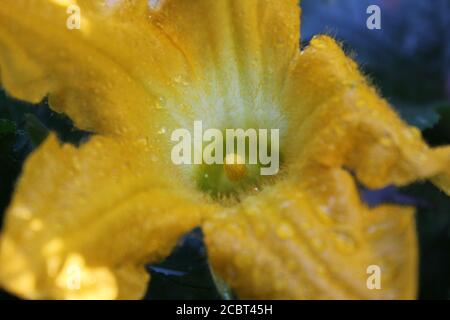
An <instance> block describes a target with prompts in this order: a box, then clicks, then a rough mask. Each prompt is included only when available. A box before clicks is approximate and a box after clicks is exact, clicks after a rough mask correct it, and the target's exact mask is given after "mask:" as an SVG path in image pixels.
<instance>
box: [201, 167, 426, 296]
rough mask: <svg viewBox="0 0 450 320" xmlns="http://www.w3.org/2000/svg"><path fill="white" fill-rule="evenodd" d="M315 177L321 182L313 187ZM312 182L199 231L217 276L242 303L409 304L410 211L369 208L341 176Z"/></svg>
mask: <svg viewBox="0 0 450 320" xmlns="http://www.w3.org/2000/svg"><path fill="white" fill-rule="evenodd" d="M316 172H317V173H321V174H322V176H320V177H318V178H317V179H313V178H312V177H314V174H315V173H316ZM310 177H311V178H308V179H303V180H302V181H299V180H294V179H291V180H289V181H284V182H280V183H279V184H277V185H276V186H274V187H273V188H267V189H265V190H264V191H263V192H262V193H261V194H260V195H259V196H255V197H249V198H246V199H245V200H244V202H243V203H242V204H241V205H240V206H239V207H238V208H234V209H229V210H226V211H224V212H222V214H218V215H213V216H212V217H211V218H210V219H209V220H208V221H207V223H206V224H205V225H204V231H205V239H206V243H207V246H208V253H209V257H210V259H211V261H212V264H213V267H214V268H215V270H216V271H217V272H218V273H219V274H221V275H222V277H224V279H225V280H226V281H227V282H228V283H229V284H230V285H231V287H232V288H233V289H234V290H236V292H237V294H238V295H239V297H240V298H250V299H255V298H257V299H411V298H414V297H415V295H416V286H417V256H416V255H417V245H416V238H415V225H414V215H413V210H412V209H410V208H403V207H396V206H381V207H378V208H375V209H369V208H367V207H366V206H365V205H364V204H362V203H361V201H360V200H359V196H358V192H357V189H356V186H355V185H354V182H353V179H352V177H351V176H350V174H349V173H347V172H346V171H344V170H342V169H334V170H332V171H328V172H327V171H323V168H317V170H316V171H312V172H311V176H310ZM325 199H326V200H327V201H324V200H325ZM371 266H376V267H379V268H380V271H381V289H379V290H370V289H369V287H370V286H368V281H369V282H370V279H369V276H370V275H371V274H368V273H367V272H368V271H367V270H368V268H369V267H371ZM369 270H370V269H369Z"/></svg>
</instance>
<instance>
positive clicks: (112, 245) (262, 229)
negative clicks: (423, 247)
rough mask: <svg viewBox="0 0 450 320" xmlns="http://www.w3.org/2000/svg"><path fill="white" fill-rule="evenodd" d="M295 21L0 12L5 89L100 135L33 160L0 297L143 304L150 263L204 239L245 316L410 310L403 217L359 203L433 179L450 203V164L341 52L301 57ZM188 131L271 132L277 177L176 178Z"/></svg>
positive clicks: (81, 1)
mask: <svg viewBox="0 0 450 320" xmlns="http://www.w3.org/2000/svg"><path fill="white" fill-rule="evenodd" d="M71 5H72V6H73V5H76V7H75V8H76V9H79V10H72V11H70V10H68V8H69V6H71ZM76 11H78V13H79V17H80V20H79V21H78V23H79V28H69V27H68V24H67V23H68V19H71V18H74V17H71V16H70V15H71V14H73V13H74V12H75V13H76ZM299 16H300V8H299V5H298V1H297V0H166V1H144V0H127V1H125V0H116V1H113V0H78V1H75V0H2V1H1V2H0V68H1V83H2V86H3V87H4V88H5V90H6V91H7V92H8V93H9V94H10V95H11V96H13V97H15V98H18V99H22V100H24V101H28V102H30V103H38V102H40V101H42V100H43V99H44V98H45V97H47V98H48V102H49V105H50V106H51V108H52V109H53V110H55V111H57V112H61V113H65V114H67V115H68V116H69V117H70V118H71V119H72V120H73V121H74V123H75V125H76V126H77V127H78V128H80V129H83V130H88V131H91V132H93V133H94V135H93V136H92V137H91V138H90V139H89V141H88V142H86V143H84V144H82V145H81V146H79V147H76V146H73V145H71V144H67V143H61V142H59V141H58V139H57V138H56V136H55V135H54V134H51V135H50V136H49V137H48V138H47V139H46V141H44V142H43V144H42V145H41V146H40V147H39V148H38V149H37V150H36V151H34V152H33V154H32V155H31V156H30V157H29V159H27V161H26V163H25V166H24V168H23V172H22V175H21V177H20V179H19V181H18V183H17V186H16V189H15V194H14V196H13V199H12V201H11V204H10V206H9V208H8V209H7V213H6V218H5V222H4V227H3V230H2V232H1V238H0V242H1V243H0V285H1V286H2V287H3V288H5V289H6V290H8V291H10V292H12V293H14V294H16V295H18V296H20V297H24V298H31V299H34V298H55V299H61V298H62V299H66V298H67V299H70V298H74V299H85V298H92V299H101V298H104V299H137V298H140V297H142V296H143V294H144V292H145V290H146V287H147V284H148V281H149V275H148V273H147V272H146V271H145V268H144V266H145V264H148V263H154V262H157V261H160V260H161V259H163V258H164V257H166V256H167V255H168V254H169V253H170V252H171V250H172V249H173V247H174V246H175V244H176V243H177V240H178V239H179V238H180V237H181V236H182V235H183V234H185V233H187V232H189V231H190V230H192V229H193V228H195V227H196V226H201V227H202V230H203V233H204V236H205V243H206V246H207V251H208V257H209V261H210V263H211V265H212V266H213V268H214V270H215V272H216V273H217V274H218V275H220V277H221V278H223V279H224V280H225V281H226V282H227V283H228V284H229V285H230V287H231V288H232V289H233V290H234V291H235V292H236V293H237V295H238V296H239V297H240V298H262V299H272V298H273V299H359V298H362V299H410V298H415V297H416V293H417V277H418V271H417V269H418V265H417V264H418V263H417V257H418V249H417V238H416V230H415V222H414V209H413V208H410V207H405V206H400V205H391V204H383V205H380V206H378V207H375V208H370V207H368V206H367V205H366V204H365V203H364V202H363V201H362V200H361V197H360V195H359V192H358V185H363V186H365V187H367V188H372V189H376V188H382V187H385V186H388V185H396V186H404V185H407V184H410V183H413V182H415V181H419V180H425V179H430V180H431V181H432V182H434V183H435V184H436V185H437V186H438V187H440V188H441V189H442V190H443V191H444V192H446V193H447V194H450V148H449V147H440V148H430V147H428V146H427V144H426V143H425V142H424V141H423V139H422V137H421V134H420V132H419V130H418V129H416V128H414V127H410V126H408V125H406V124H405V123H404V122H403V121H402V120H401V119H400V118H399V117H398V115H397V114H396V113H395V112H394V111H393V110H392V109H391V107H390V106H389V105H388V103H387V102H386V101H385V100H383V99H382V98H380V96H379V95H378V93H377V91H376V90H375V89H374V88H373V87H371V86H370V84H369V83H368V82H367V80H366V79H365V78H364V76H363V75H361V73H360V72H359V71H358V67H357V65H356V64H355V63H354V62H353V61H352V60H351V59H350V58H348V57H347V56H346V55H345V53H344V52H343V50H342V48H341V47H340V45H339V44H337V43H336V42H335V41H334V40H333V39H331V38H330V37H327V36H318V37H315V38H314V39H313V40H311V42H310V43H309V45H308V46H307V47H305V48H300V46H299V37H300V19H299ZM194 121H202V122H203V124H204V125H205V126H207V127H209V128H218V129H219V130H225V129H226V128H244V129H246V128H256V129H260V128H263V129H271V128H278V129H279V130H280V159H281V167H280V172H279V173H278V174H277V175H275V176H273V177H270V178H267V177H262V176H260V175H259V174H258V173H257V172H259V171H255V170H253V171H252V170H250V169H248V170H247V169H246V167H245V166H239V167H230V166H229V164H227V163H226V164H225V165H222V166H220V165H184V166H176V165H174V164H173V163H172V161H171V158H170V154H171V148H172V147H173V142H171V139H170V132H172V131H173V130H175V129H177V128H188V129H189V128H191V127H192V124H193V123H194ZM255 172H256V173H255ZM371 266H378V267H379V268H380V270H381V288H379V289H375V290H371V289H370V286H368V283H367V280H368V277H369V275H368V271H367V270H371Z"/></svg>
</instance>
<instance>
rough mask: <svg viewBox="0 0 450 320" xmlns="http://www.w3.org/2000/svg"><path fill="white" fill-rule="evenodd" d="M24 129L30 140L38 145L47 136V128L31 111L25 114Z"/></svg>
mask: <svg viewBox="0 0 450 320" xmlns="http://www.w3.org/2000/svg"><path fill="white" fill-rule="evenodd" d="M25 130H26V131H27V133H28V135H29V137H30V140H31V142H32V143H33V145H34V146H38V145H40V144H41V142H42V141H44V139H45V138H46V137H47V136H48V133H49V130H48V128H47V127H46V126H45V125H44V124H43V123H42V122H41V121H40V120H39V119H38V118H37V117H36V116H35V115H34V114H32V113H27V114H25Z"/></svg>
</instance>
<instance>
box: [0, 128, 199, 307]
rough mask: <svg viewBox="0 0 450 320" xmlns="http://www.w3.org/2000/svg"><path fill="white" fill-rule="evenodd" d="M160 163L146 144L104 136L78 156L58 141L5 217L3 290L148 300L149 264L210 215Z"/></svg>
mask: <svg viewBox="0 0 450 320" xmlns="http://www.w3.org/2000/svg"><path fill="white" fill-rule="evenodd" d="M124 155H125V157H124ZM155 156H157V155H155V154H154V153H153V151H152V149H149V148H146V147H145V143H144V142H142V141H131V140H126V141H124V140H119V139H116V140H113V139H111V138H105V137H100V136H96V137H93V138H91V140H90V141H89V142H88V143H86V144H84V145H82V146H81V147H80V148H79V149H77V148H75V147H73V146H71V145H67V144H64V145H60V144H59V142H58V141H57V139H56V138H55V137H54V136H53V135H52V136H50V138H48V139H47V141H46V142H45V143H44V145H42V146H41V147H40V148H39V149H38V150H37V151H36V152H35V153H33V154H32V155H31V157H30V159H29V160H28V161H27V163H26V165H25V169H24V173H23V175H22V177H21V178H20V181H19V184H18V186H17V190H16V193H15V196H14V199H13V201H12V203H11V205H10V207H9V209H8V211H7V216H6V220H5V225H4V229H3V231H2V233H1V240H0V241H1V247H0V284H1V285H2V286H3V287H5V288H6V289H7V290H10V291H11V292H13V293H15V294H18V295H19V296H21V297H25V298H64V299H66V298H76V299H79V298H80V299H81V298H82V299H85V298H89V299H99V298H107V299H111V298H139V297H141V296H142V295H143V294H144V292H145V289H146V283H147V281H148V279H149V276H148V275H147V273H146V272H145V270H144V264H145V263H149V262H154V261H156V260H159V259H162V258H163V257H165V256H166V255H168V254H169V252H170V250H171V248H172V247H173V246H174V244H175V243H176V241H177V239H178V238H179V237H180V236H181V235H182V234H183V233H185V232H187V231H189V230H190V229H192V228H194V227H195V226H196V225H198V224H199V221H200V220H199V219H200V213H201V210H206V209H207V206H206V205H204V206H202V207H200V206H199V205H197V203H199V202H201V201H200V198H201V199H203V198H202V196H199V195H198V194H197V193H192V192H189V191H187V190H185V189H183V190H180V188H182V187H183V181H182V180H180V179H179V178H178V177H177V176H176V175H175V174H173V172H172V171H170V169H169V168H168V166H169V165H164V164H161V163H160V162H157V161H156V162H155V161H154V160H155V158H154V157H155ZM161 172H164V173H165V174H164V175H161Z"/></svg>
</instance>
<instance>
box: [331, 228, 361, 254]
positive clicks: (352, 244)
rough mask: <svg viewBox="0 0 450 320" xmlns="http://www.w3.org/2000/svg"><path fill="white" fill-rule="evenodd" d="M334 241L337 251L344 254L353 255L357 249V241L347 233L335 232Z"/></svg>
mask: <svg viewBox="0 0 450 320" xmlns="http://www.w3.org/2000/svg"><path fill="white" fill-rule="evenodd" d="M333 241H334V245H335V247H336V249H338V250H339V251H340V252H342V253H347V254H349V253H352V252H353V251H355V249H356V241H355V239H354V238H353V237H352V236H351V235H350V234H348V233H347V232H341V231H340V232H334V233H333Z"/></svg>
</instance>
